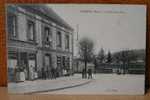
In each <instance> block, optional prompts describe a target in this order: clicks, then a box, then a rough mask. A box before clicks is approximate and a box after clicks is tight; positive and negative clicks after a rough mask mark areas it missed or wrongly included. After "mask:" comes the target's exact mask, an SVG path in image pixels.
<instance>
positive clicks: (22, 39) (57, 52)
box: [7, 5, 73, 80]
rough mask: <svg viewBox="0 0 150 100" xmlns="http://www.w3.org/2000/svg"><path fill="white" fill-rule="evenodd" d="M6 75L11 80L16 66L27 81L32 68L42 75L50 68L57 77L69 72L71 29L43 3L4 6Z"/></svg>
mask: <svg viewBox="0 0 150 100" xmlns="http://www.w3.org/2000/svg"><path fill="white" fill-rule="evenodd" d="M7 37H8V39H7V40H8V41H7V47H8V48H7V50H8V78H9V80H14V77H13V76H14V74H15V69H16V67H17V68H18V67H19V68H20V69H21V68H23V71H24V72H25V76H26V80H29V79H30V77H31V75H30V72H31V70H32V71H34V72H35V73H37V76H38V78H42V71H43V70H45V71H46V72H47V73H48V75H47V76H46V77H50V73H51V69H52V68H54V69H56V70H55V71H56V72H57V76H62V75H63V71H64V70H65V72H67V73H70V72H71V70H72V59H73V29H72V28H71V27H70V26H69V25H68V24H67V23H66V22H65V21H64V20H63V19H62V18H61V17H59V16H58V15H57V14H56V13H55V12H54V11H53V10H52V9H51V8H49V7H48V6H45V5H8V6H7Z"/></svg>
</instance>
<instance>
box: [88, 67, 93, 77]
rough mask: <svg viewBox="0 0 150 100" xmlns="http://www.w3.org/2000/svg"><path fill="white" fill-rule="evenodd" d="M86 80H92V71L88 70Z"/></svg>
mask: <svg viewBox="0 0 150 100" xmlns="http://www.w3.org/2000/svg"><path fill="white" fill-rule="evenodd" d="M88 79H92V69H88Z"/></svg>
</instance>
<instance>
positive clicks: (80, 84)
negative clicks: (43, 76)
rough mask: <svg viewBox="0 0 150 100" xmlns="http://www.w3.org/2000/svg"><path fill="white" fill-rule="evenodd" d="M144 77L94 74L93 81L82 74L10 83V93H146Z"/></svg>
mask: <svg viewBox="0 0 150 100" xmlns="http://www.w3.org/2000/svg"><path fill="white" fill-rule="evenodd" d="M144 80H145V78H144V75H117V74H93V79H82V76H81V74H74V75H73V76H70V77H60V78H57V79H56V80H55V79H53V80H51V79H48V80H35V81H25V82H21V83H9V84H8V91H9V93H23V94H33V93H40V94H70V95H71V94H77V95H80V94H94V95H95V94H117V95H122V94H129V95H140V94H143V93H144Z"/></svg>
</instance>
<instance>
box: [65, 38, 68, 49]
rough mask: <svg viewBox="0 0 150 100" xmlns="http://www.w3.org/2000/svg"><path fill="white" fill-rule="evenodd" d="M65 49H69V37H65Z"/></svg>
mask: <svg viewBox="0 0 150 100" xmlns="http://www.w3.org/2000/svg"><path fill="white" fill-rule="evenodd" d="M65 48H66V49H69V35H66V37H65Z"/></svg>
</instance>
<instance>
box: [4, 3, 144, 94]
mask: <svg viewBox="0 0 150 100" xmlns="http://www.w3.org/2000/svg"><path fill="white" fill-rule="evenodd" d="M6 30H7V66H8V92H9V93H15V94H67V95H96V94H106V95H110V94H111V95H143V94H144V93H145V66H146V62H145V61H146V6H145V5H125V4H124V5H120V4H7V5H6Z"/></svg>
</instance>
